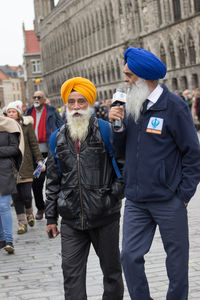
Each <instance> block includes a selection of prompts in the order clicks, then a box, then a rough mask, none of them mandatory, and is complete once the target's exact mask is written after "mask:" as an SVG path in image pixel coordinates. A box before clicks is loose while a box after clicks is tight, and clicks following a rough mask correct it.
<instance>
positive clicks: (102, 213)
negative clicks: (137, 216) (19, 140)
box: [45, 117, 124, 230]
mask: <svg viewBox="0 0 200 300" xmlns="http://www.w3.org/2000/svg"><path fill="white" fill-rule="evenodd" d="M56 145H57V147H56V153H57V157H58V159H59V162H60V165H61V169H62V174H61V175H59V167H58V164H57V162H56V160H55V158H54V157H53V155H52V153H51V152H49V155H48V161H47V183H46V211H45V215H46V219H47V224H55V223H56V222H57V218H58V215H60V216H61V217H62V222H65V223H68V224H69V225H71V226H72V227H74V228H76V229H82V230H83V229H91V228H94V227H96V226H101V225H105V224H106V223H109V222H111V221H112V220H113V219H116V218H119V215H120V208H121V200H122V198H123V197H124V183H123V181H122V180H119V179H117V178H116V175H115V172H114V169H113V166H112V162H111V159H110V157H109V154H108V153H107V151H106V149H105V145H104V142H103V141H102V138H101V134H100V131H99V127H98V122H97V119H96V118H94V117H91V119H90V124H89V132H88V136H87V138H86V139H85V141H84V142H83V143H82V144H81V146H80V153H79V154H77V153H76V150H75V146H74V142H73V141H72V140H71V138H70V137H69V135H68V129H67V125H64V126H63V127H62V128H61V130H60V131H59V133H58V134H57V137H56ZM118 166H119V168H120V169H122V167H123V163H122V162H121V163H119V161H118Z"/></svg>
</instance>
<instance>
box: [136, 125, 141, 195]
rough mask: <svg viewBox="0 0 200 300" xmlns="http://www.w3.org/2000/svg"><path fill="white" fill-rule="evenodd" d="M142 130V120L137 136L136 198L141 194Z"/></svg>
mask: <svg viewBox="0 0 200 300" xmlns="http://www.w3.org/2000/svg"><path fill="white" fill-rule="evenodd" d="M141 131H142V120H140V123H139V130H138V137H137V153H136V161H137V165H136V199H137V197H138V194H139V184H138V169H139V147H140V140H141Z"/></svg>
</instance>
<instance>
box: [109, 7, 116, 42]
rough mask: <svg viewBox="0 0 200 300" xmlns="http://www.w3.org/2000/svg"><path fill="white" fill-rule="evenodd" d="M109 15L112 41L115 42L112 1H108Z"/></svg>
mask: <svg viewBox="0 0 200 300" xmlns="http://www.w3.org/2000/svg"><path fill="white" fill-rule="evenodd" d="M109 16H110V25H111V30H112V42H113V43H115V42H116V33H115V24H114V16H113V7H112V3H111V2H109Z"/></svg>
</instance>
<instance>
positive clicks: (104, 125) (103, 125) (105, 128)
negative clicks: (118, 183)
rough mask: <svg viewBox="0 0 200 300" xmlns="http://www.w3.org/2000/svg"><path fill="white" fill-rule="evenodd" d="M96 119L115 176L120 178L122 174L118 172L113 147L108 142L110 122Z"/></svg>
mask: <svg viewBox="0 0 200 300" xmlns="http://www.w3.org/2000/svg"><path fill="white" fill-rule="evenodd" d="M97 120H98V124H99V129H100V133H101V137H102V139H103V141H104V144H105V147H106V150H107V152H108V154H109V155H110V157H111V159H112V165H113V168H114V170H115V173H116V175H117V178H118V179H121V178H122V175H121V173H120V170H119V167H118V165H117V161H116V159H115V156H114V149H113V147H112V145H111V142H110V124H109V122H107V121H104V120H102V119H97Z"/></svg>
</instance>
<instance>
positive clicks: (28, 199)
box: [12, 182, 32, 215]
mask: <svg viewBox="0 0 200 300" xmlns="http://www.w3.org/2000/svg"><path fill="white" fill-rule="evenodd" d="M31 187H32V182H24V183H18V184H17V193H15V194H13V195H12V199H13V203H14V206H15V210H16V214H17V215H19V214H24V213H25V210H24V208H26V209H29V208H31V207H32V195H31Z"/></svg>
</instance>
